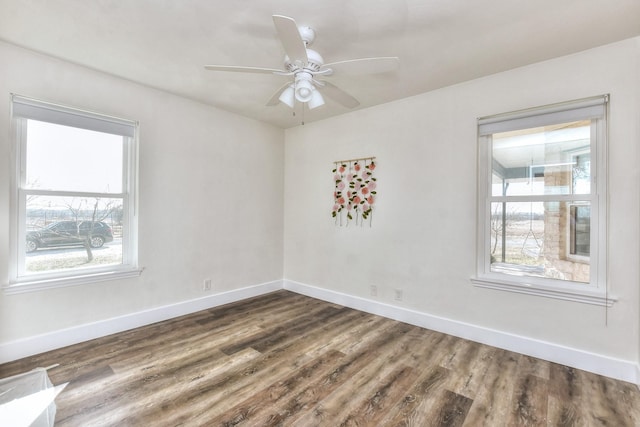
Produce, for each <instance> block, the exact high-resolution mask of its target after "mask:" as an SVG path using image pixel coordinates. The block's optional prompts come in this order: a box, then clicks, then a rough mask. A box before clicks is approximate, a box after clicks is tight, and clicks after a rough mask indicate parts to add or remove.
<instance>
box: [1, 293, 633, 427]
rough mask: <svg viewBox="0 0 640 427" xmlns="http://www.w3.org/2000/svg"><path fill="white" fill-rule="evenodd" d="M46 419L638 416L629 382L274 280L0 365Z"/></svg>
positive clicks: (613, 422) (350, 422) (550, 420)
mask: <svg viewBox="0 0 640 427" xmlns="http://www.w3.org/2000/svg"><path fill="white" fill-rule="evenodd" d="M53 364H59V366H58V367H56V368H52V369H51V370H50V371H49V375H50V377H51V379H52V381H53V383H54V384H59V383H62V382H69V385H68V386H67V388H66V389H65V390H64V391H63V392H62V393H61V394H60V395H59V396H58V398H57V399H56V405H57V413H56V426H58V427H60V426H62V427H68V426H71V427H76V426H81V427H91V426H96V427H103V426H117V427H120V426H136V427H137V426H149V425H152V426H154V427H155V426H159V427H164V426H178V425H180V426H235V425H238V426H251V427H254V426H303V427H307V426H329V427H335V426H341V425H342V426H373V427H379V426H420V427H423V426H431V425H437V426H466V427H476V426H489V427H493V426H509V427H510V426H528V425H536V426H538V425H546V426H616V427H618V426H621V427H627V426H629V427H637V426H640V391H639V390H638V388H637V387H636V386H635V385H633V384H629V383H625V382H622V381H616V380H612V379H610V378H605V377H602V376H598V375H595V374H591V373H588V372H584V371H580V370H578V369H574V368H570V367H566V366H562V365H558V364H554V363H550V362H546V361H543V360H540V359H536V358H532V357H528V356H524V355H520V354H517V353H513V352H509V351H506V350H501V349H497V348H494V347H490V346H485V345H482V344H478V343H475V342H471V341H467V340H463V339H460V338H456V337H453V336H450V335H445V334H441V333H438V332H435V331H430V330H427V329H422V328H419V327H416V326H411V325H407V324H404V323H401V322H398V321H395V320H390V319H385V318H382V317H379V316H375V315H372V314H368V313H364V312H359V311H356V310H353V309H349V308H346V307H343V306H340V305H336V304H331V303H326V302H322V301H319V300H315V299H312V298H309V297H306V296H302V295H299V294H295V293H292V292H287V291H278V292H273V293H270V294H265V295H261V296H258V297H255V298H250V299H248V300H245V301H240V302H236V303H231V304H226V305H223V306H220V307H215V308H211V309H207V310H203V311H200V312H198V313H193V314H190V315H187V316H181V317H178V318H175V319H170V320H166V321H163V322H158V323H156V324H153V325H149V326H145V327H142V328H137V329H133V330H130V331H126V332H123V333H119V334H114V335H111V336H107V337H102V338H98V339H95V340H91V341H87V342H84V343H81V344H77V345H73V346H69V347H65V348H61V349H57V350H54V351H51V352H47V353H43V354H40V355H35V356H32V357H29V358H25V359H21V360H18V361H14V362H10V363H6V364H3V365H0V377H5V376H9V375H15V374H17V373H20V372H24V371H27V370H30V369H33V368H35V367H37V366H42V367H45V366H50V365H53Z"/></svg>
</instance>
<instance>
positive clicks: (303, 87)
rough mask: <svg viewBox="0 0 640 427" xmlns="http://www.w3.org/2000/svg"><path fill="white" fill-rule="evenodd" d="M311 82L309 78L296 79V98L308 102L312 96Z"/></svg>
mask: <svg viewBox="0 0 640 427" xmlns="http://www.w3.org/2000/svg"><path fill="white" fill-rule="evenodd" d="M313 91H314V87H313V83H311V82H310V81H309V80H303V79H296V89H295V93H296V99H297V100H298V101H300V102H309V101H310V100H311V97H312V96H313Z"/></svg>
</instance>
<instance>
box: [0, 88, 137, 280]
mask: <svg viewBox="0 0 640 427" xmlns="http://www.w3.org/2000/svg"><path fill="white" fill-rule="evenodd" d="M11 104H12V105H11V107H12V120H13V121H12V125H13V136H14V143H15V146H14V153H15V158H14V167H15V170H14V174H13V181H12V221H11V226H12V242H11V257H12V258H11V264H12V265H11V269H10V283H9V286H8V287H6V291H7V292H22V291H27V290H32V289H42V288H46V287H55V286H61V285H69V284H78V283H84V282H87V281H95V280H104V279H109V278H115V277H123V276H128V275H137V274H139V271H138V270H137V249H136V247H137V244H136V213H135V208H136V206H135V202H136V195H135V189H136V183H135V177H136V130H137V125H136V123H135V122H132V121H128V120H123V119H117V118H113V117H108V116H103V115H99V114H95V113H89V112H85V111H80V110H76V109H73V108H68V107H62V106H58V105H53V104H49V103H45V102H41V101H37V100H34V99H29V98H24V97H20V96H17V95H13V96H12V99H11Z"/></svg>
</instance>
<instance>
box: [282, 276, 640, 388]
mask: <svg viewBox="0 0 640 427" xmlns="http://www.w3.org/2000/svg"><path fill="white" fill-rule="evenodd" d="M283 285H284V289H287V290H290V291H292V292H296V293H299V294H302V295H307V296H310V297H313V298H317V299H320V300H323V301H328V302H331V303H334V304H339V305H343V306H346V307H350V308H353V309H356V310H360V311H364V312H367V313H371V314H376V315H378V316H383V317H387V318H389V319H394V320H399V321H402V322H405V323H409V324H411V325H416V326H420V327H423V328H427V329H431V330H434V331H438V332H443V333H445V334H449V335H453V336H456V337H460V338H465V339H468V340H471V341H475V342H479V343H482V344H487V345H491V346H493V347H498V348H502V349H505V350H509V351H514V352H517V353H521V354H526V355H528V356H533V357H537V358H539V359H544V360H548V361H550V362H555V363H560V364H562V365H566V366H571V367H573V368H577V369H582V370H584V371H589V372H593V373H596V374H600V375H604V376H607V377H611V378H616V379H619V380H623V381H628V382H631V383H634V384H640V366H639V365H638V364H637V363H636V362H631V361H626V360H620V359H615V358H612V357H608V356H603V355H601V354H595V353H590V352H586V351H583V350H578V349H575V348H570V347H565V346H562V345H558V344H554V343H550V342H546V341H540V340H536V339H532V338H528V337H524V336H520V335H514V334H509V333H506V332H501V331H497V330H494V329H490V328H484V327H481V326H477V325H473V324H469V323H464V322H458V321H455V320H451V319H447V318H443V317H438V316H432V315H430V314H426V313H423V312H419V311H415V310H411V309H407V308H402V307H396V306H393V305H389V304H384V303H381V302H378V301H372V300H368V299H365V298H360V297H355V296H352V295H347V294H343V293H340V292H336V291H331V290H327V289H323V288H317V287H314V286H310V285H306V284H303V283H299V282H294V281H291V280H284V283H283Z"/></svg>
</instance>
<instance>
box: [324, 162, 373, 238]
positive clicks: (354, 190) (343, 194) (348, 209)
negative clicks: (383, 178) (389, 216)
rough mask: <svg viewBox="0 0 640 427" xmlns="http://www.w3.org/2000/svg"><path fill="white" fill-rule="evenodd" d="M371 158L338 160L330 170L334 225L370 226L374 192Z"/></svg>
mask: <svg viewBox="0 0 640 427" xmlns="http://www.w3.org/2000/svg"><path fill="white" fill-rule="evenodd" d="M376 166H377V165H376V162H375V157H367V158H362V159H352V160H340V161H337V162H335V168H334V169H333V181H334V183H335V188H334V190H333V211H332V212H331V215H332V216H333V218H335V222H336V225H340V226H342V225H349V223H350V222H351V221H354V222H355V224H359V225H363V224H365V223H368V224H369V226H371V221H372V218H373V207H374V205H375V202H376V197H377V194H378V192H377V191H376V187H377V182H376V178H375V176H374V171H375V169H376Z"/></svg>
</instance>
